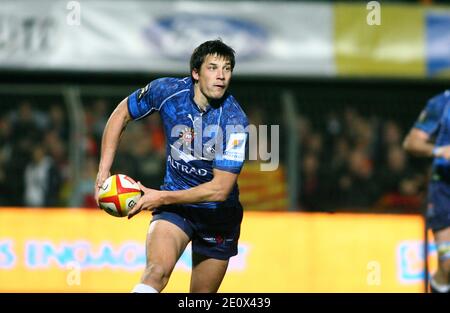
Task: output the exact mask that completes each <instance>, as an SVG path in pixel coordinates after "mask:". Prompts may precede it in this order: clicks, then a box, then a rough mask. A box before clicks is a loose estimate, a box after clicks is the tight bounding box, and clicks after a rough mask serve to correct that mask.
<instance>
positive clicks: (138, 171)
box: [0, 99, 429, 212]
mask: <svg viewBox="0 0 450 313" xmlns="http://www.w3.org/2000/svg"><path fill="white" fill-rule="evenodd" d="M84 102H85V103H84V110H83V111H84V119H85V127H86V129H85V131H84V132H83V134H84V138H81V139H79V140H77V144H79V145H80V146H81V148H82V149H83V163H82V164H83V166H82V169H81V170H80V177H81V178H80V179H79V181H78V182H77V184H74V183H73V181H72V179H71V168H70V146H69V145H70V142H71V141H70V123H69V120H68V115H67V112H66V109H65V107H64V105H63V104H62V103H58V102H55V103H53V104H50V105H48V106H46V107H45V108H41V107H40V106H38V105H35V104H34V103H32V102H30V100H21V101H19V103H18V105H17V106H16V107H13V108H11V109H9V110H4V109H2V111H0V190H1V192H0V205H1V206H26V207H95V206H96V205H95V201H94V197H93V190H94V182H95V178H96V174H97V166H98V160H99V154H100V147H101V137H102V133H103V129H104V127H105V125H106V121H107V119H108V117H109V115H110V114H111V112H112V110H113V109H114V107H115V105H116V104H117V102H115V101H109V100H106V99H92V100H86V101H84ZM260 113H261V112H258V110H256V111H255V110H251V112H250V114H249V115H250V119H251V122H253V123H256V124H258V123H262V120H261V116H260V115H261V114H260ZM412 122H413V121H411V125H412ZM322 125H324V126H323V127H322V126H321V127H317V126H314V125H313V123H312V119H311V118H308V117H307V116H305V115H300V116H298V123H297V126H298V133H299V146H300V153H299V155H300V158H299V163H298V170H299V172H298V178H299V186H298V187H299V188H298V199H299V205H298V209H299V210H306V211H336V210H352V211H357V210H372V211H373V210H378V211H383V210H388V211H393V210H394V211H395V210H400V211H403V212H405V211H406V212H417V211H418V210H420V209H421V206H422V201H423V197H424V195H425V191H426V182H427V179H426V178H427V177H426V176H427V170H428V168H429V166H426V165H425V163H423V164H419V165H418V164H414V163H413V162H414V161H413V160H411V159H410V158H409V157H408V155H406V154H405V152H404V150H403V149H402V140H403V138H404V136H405V135H406V132H407V131H408V129H406V128H405V127H403V128H402V127H401V126H400V124H399V123H397V122H396V121H394V120H386V119H382V118H380V117H379V116H378V117H377V116H371V117H366V116H362V115H361V114H359V113H358V112H357V111H356V110H354V109H352V108H346V109H345V110H343V111H342V112H339V113H333V112H331V113H327V115H326V116H324V123H323V124H322ZM280 151H284V149H283V148H280ZM164 155H165V145H164V134H163V130H162V126H161V123H160V119H159V116H157V115H156V114H155V115H152V116H150V117H149V118H146V119H144V120H143V121H141V122H139V123H130V124H129V125H128V128H127V131H126V132H124V133H123V135H122V140H121V144H120V146H119V149H118V152H117V156H116V159H115V162H114V166H113V169H112V173H125V174H127V175H129V176H130V177H133V178H134V179H135V180H139V181H141V182H142V183H143V184H144V185H146V186H148V187H153V188H158V187H159V185H160V184H161V183H162V181H163V175H164V169H165V159H164ZM428 165H429V164H428ZM244 170H245V167H244ZM243 177H244V178H245V179H247V178H246V176H245V175H243ZM247 177H249V176H247ZM277 177H279V176H277ZM255 179H257V180H258V178H255ZM277 179H281V178H277ZM248 189H250V188H248ZM256 207H257V205H255V208H256Z"/></svg>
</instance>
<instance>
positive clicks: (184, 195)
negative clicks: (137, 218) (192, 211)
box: [128, 168, 239, 218]
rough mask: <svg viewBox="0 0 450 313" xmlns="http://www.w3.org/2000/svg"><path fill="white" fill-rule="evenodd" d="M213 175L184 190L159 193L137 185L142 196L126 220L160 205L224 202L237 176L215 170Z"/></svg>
mask: <svg viewBox="0 0 450 313" xmlns="http://www.w3.org/2000/svg"><path fill="white" fill-rule="evenodd" d="M213 174H214V177H213V179H212V180H211V181H209V182H207V183H203V184H200V185H198V186H196V187H193V188H190V189H186V190H177V191H166V190H161V191H160V190H155V189H149V188H146V187H145V186H143V185H142V184H141V183H139V187H140V188H141V190H142V191H143V192H144V195H143V196H142V197H141V198H140V199H139V201H138V203H136V205H135V206H134V207H133V209H132V210H131V211H130V212H129V213H128V218H131V217H133V216H134V215H136V214H137V213H139V212H140V211H141V210H153V209H155V208H157V207H160V206H162V205H169V204H182V203H198V202H222V201H225V200H226V199H227V198H228V195H229V194H230V192H231V191H232V190H233V187H234V185H235V184H236V181H237V178H238V176H239V174H234V173H231V172H227V171H223V170H219V169H216V168H215V169H213Z"/></svg>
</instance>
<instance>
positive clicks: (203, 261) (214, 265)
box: [190, 253, 228, 292]
mask: <svg viewBox="0 0 450 313" xmlns="http://www.w3.org/2000/svg"><path fill="white" fill-rule="evenodd" d="M227 267H228V259H227V260H219V259H214V258H209V257H206V256H204V255H201V254H198V253H192V275H191V288H190V291H191V292H217V290H219V287H220V284H221V283H222V280H223V277H224V276H225V273H226V271H227Z"/></svg>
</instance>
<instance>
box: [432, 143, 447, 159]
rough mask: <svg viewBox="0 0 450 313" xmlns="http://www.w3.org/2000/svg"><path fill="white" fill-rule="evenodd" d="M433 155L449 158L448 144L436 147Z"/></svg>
mask: <svg viewBox="0 0 450 313" xmlns="http://www.w3.org/2000/svg"><path fill="white" fill-rule="evenodd" d="M434 156H435V157H438V158H444V159H447V160H450V145H448V146H442V147H439V148H437V149H436V153H435V155H434Z"/></svg>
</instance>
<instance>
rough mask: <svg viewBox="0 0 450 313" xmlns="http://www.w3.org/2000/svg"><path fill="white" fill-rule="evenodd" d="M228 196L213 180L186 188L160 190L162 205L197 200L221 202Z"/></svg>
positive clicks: (195, 201) (197, 201)
mask: <svg viewBox="0 0 450 313" xmlns="http://www.w3.org/2000/svg"><path fill="white" fill-rule="evenodd" d="M227 197H228V192H226V191H225V190H224V189H223V188H221V187H220V186H219V185H217V184H215V183H214V182H207V183H204V184H201V185H198V186H196V187H194V188H190V189H187V190H177V191H162V192H161V202H162V203H163V204H164V205H169V204H182V203H199V202H221V201H225V200H226V199H227Z"/></svg>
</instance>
